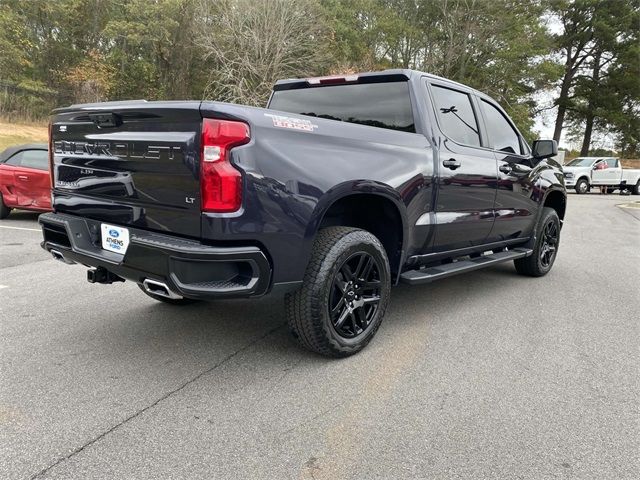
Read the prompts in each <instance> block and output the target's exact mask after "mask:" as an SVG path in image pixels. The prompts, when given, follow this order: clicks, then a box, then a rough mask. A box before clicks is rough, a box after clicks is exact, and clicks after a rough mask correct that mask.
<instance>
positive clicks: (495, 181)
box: [39, 70, 566, 357]
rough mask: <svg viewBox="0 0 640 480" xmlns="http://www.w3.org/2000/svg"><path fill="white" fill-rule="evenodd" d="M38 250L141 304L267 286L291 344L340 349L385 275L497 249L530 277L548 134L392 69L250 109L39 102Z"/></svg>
mask: <svg viewBox="0 0 640 480" xmlns="http://www.w3.org/2000/svg"><path fill="white" fill-rule="evenodd" d="M54 113H55V115H54V117H53V118H52V122H51V128H50V130H51V135H50V137H51V138H50V149H49V150H50V157H51V174H52V185H53V191H52V196H53V199H52V201H53V210H54V211H53V213H47V214H43V215H41V216H40V220H39V221H40V224H41V225H42V230H43V235H44V241H43V242H42V246H43V248H44V249H46V250H47V251H49V252H50V253H51V254H52V255H53V256H54V257H55V258H56V259H58V260H61V261H63V262H66V263H79V264H83V265H85V266H87V267H90V270H89V271H88V279H89V281H90V282H97V283H107V284H108V283H112V282H116V281H123V280H124V279H126V280H130V281H133V282H135V283H137V284H138V285H139V286H140V288H141V289H142V291H143V292H144V293H146V294H147V295H149V296H150V297H152V298H154V299H156V300H160V301H163V302H169V303H174V304H182V303H187V302H191V301H195V300H213V299H219V298H230V297H259V296H262V295H266V294H270V293H274V292H282V293H284V294H285V304H286V308H285V311H286V316H287V320H288V323H289V326H290V328H291V330H292V332H293V334H294V336H295V337H296V338H297V339H298V340H299V341H300V343H301V344H302V345H303V346H305V347H306V348H308V349H311V350H314V351H316V352H319V353H321V354H325V355H329V356H337V357H340V356H346V355H349V354H353V353H355V352H357V351H358V350H360V349H362V348H363V347H364V346H365V345H366V344H367V343H368V342H369V341H370V340H371V338H372V337H373V336H374V334H375V332H376V331H377V329H378V327H379V326H380V323H381V322H382V318H383V316H384V313H385V310H386V308H387V305H388V302H389V295H390V288H391V286H392V285H395V284H397V283H399V282H405V283H409V284H420V283H427V282H431V281H433V280H437V279H440V278H446V277H449V276H451V275H454V274H457V273H462V272H468V271H472V270H476V269H479V268H483V267H487V266H490V265H494V264H496V263H498V262H505V261H509V260H513V261H514V263H515V269H516V271H517V272H518V273H521V274H524V275H529V276H534V277H536V276H542V275H545V274H546V273H547V272H549V270H550V269H551V267H552V265H553V262H554V260H555V258H556V255H557V251H558V242H559V237H560V229H561V226H562V222H563V218H564V215H565V205H566V192H565V187H564V178H563V173H562V168H561V167H560V165H559V164H558V163H556V162H555V161H554V160H552V159H551V157H552V156H554V155H555V154H556V153H557V145H556V144H555V142H553V141H551V140H540V141H537V142H534V144H533V148H532V149H530V148H529V146H528V145H527V143H526V142H525V141H524V139H523V137H522V135H521V134H520V133H519V132H518V129H517V128H516V127H515V125H514V124H513V122H512V121H511V120H510V119H509V117H508V116H507V115H506V114H505V112H504V110H503V109H502V108H500V106H499V105H498V104H497V103H496V102H495V101H494V100H492V99H491V98H489V97H488V96H486V95H484V94H482V93H480V92H478V91H475V90H473V89H471V88H469V87H466V86H464V85H461V84H458V83H455V82H452V81H448V80H445V79H443V78H439V77H436V76H432V75H428V74H425V73H422V72H417V71H411V70H387V71H382V72H375V73H364V74H359V75H348V76H344V77H323V78H309V79H294V80H283V81H279V82H277V83H276V85H275V86H274V89H273V93H272V96H271V98H270V100H269V104H268V107H267V108H266V109H264V108H253V107H247V106H242V105H231V104H225V103H218V102H211V101H179V102H146V101H127V102H108V103H98V104H86V105H73V106H70V107H68V108H62V109H59V110H56V111H55V112H54Z"/></svg>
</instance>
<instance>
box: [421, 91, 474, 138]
mask: <svg viewBox="0 0 640 480" xmlns="http://www.w3.org/2000/svg"><path fill="white" fill-rule="evenodd" d="M432 92H433V103H434V104H435V106H436V112H437V114H438V123H439V125H440V129H441V130H442V133H444V134H445V135H446V136H447V137H449V138H450V139H452V140H455V141H456V142H458V143H462V144H463V145H472V146H480V134H479V130H478V122H477V121H476V116H475V113H474V111H473V107H472V106H471V98H470V97H469V95H467V94H466V93H463V92H458V91H457V90H451V89H450V88H445V87H438V86H437V85H433V89H432Z"/></svg>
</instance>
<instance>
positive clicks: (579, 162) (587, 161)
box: [567, 157, 593, 167]
mask: <svg viewBox="0 0 640 480" xmlns="http://www.w3.org/2000/svg"><path fill="white" fill-rule="evenodd" d="M592 163H593V158H583V157H578V158H574V159H573V160H571V161H570V162H569V163H567V167H590V166H591V164H592Z"/></svg>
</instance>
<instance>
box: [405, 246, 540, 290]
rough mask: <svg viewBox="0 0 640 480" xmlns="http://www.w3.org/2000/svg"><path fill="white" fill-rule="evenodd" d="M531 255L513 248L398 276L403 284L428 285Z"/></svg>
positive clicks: (520, 249)
mask: <svg viewBox="0 0 640 480" xmlns="http://www.w3.org/2000/svg"><path fill="white" fill-rule="evenodd" d="M532 253H533V250H531V249H529V248H514V249H512V250H508V251H506V252H498V253H493V254H491V255H484V256H482V257H477V258H471V259H469V260H460V261H458V262H453V263H447V264H445V265H438V266H437V267H427V268H423V269H419V270H408V271H406V272H404V273H402V274H401V275H400V280H401V281H402V282H403V283H408V284H410V285H418V284H421V283H429V282H433V281H435V280H440V279H441V278H447V277H451V276H453V275H457V274H458V273H463V272H471V271H472V270H479V269H481V268H484V267H488V266H490V265H495V264H496V263H501V262H507V261H509V260H515V259H516V258H522V257H528V256H529V255H531V254H532Z"/></svg>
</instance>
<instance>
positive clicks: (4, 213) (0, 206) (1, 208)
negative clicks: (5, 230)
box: [0, 193, 11, 218]
mask: <svg viewBox="0 0 640 480" xmlns="http://www.w3.org/2000/svg"><path fill="white" fill-rule="evenodd" d="M10 213H11V209H10V208H9V207H7V206H6V205H5V204H4V199H3V198H2V194H1V193H0V218H7V217H8V216H9V214H10Z"/></svg>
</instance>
